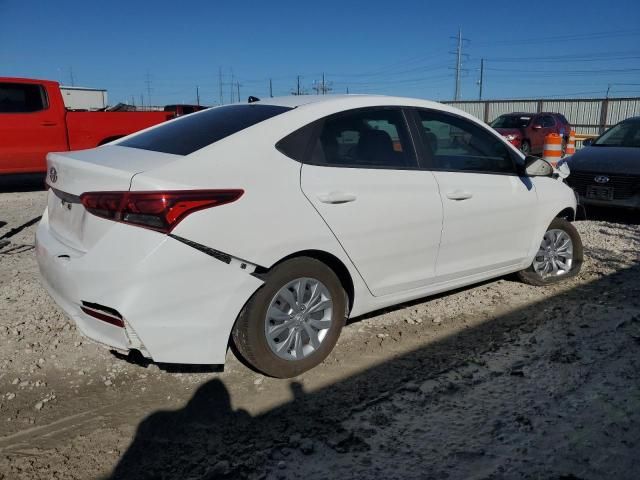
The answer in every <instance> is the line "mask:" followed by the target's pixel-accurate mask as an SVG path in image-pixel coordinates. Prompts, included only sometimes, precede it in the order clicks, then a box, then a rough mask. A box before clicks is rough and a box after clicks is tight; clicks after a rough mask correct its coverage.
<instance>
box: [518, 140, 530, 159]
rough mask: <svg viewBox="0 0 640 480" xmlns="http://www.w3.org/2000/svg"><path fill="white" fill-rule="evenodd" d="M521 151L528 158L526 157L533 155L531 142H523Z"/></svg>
mask: <svg viewBox="0 0 640 480" xmlns="http://www.w3.org/2000/svg"><path fill="white" fill-rule="evenodd" d="M520 151H521V152H522V153H523V154H524V155H525V156H526V155H531V144H530V143H529V140H523V141H522V144H521V145H520Z"/></svg>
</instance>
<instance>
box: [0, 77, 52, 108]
mask: <svg viewBox="0 0 640 480" xmlns="http://www.w3.org/2000/svg"><path fill="white" fill-rule="evenodd" d="M47 106H48V104H47V95H46V93H45V91H44V88H43V87H42V85H34V84H28V83H0V113H31V112H39V111H41V110H44V109H46V108H47Z"/></svg>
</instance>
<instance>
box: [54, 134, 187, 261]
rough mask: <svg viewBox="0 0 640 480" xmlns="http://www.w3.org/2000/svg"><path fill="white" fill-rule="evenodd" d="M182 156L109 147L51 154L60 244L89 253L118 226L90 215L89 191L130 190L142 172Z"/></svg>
mask: <svg viewBox="0 0 640 480" xmlns="http://www.w3.org/2000/svg"><path fill="white" fill-rule="evenodd" d="M179 158H182V157H180V156H176V155H170V154H165V153H158V152H151V151H147V150H139V149H134V148H126V147H119V146H117V145H109V146H104V147H100V148H95V149H91V150H80V151H75V152H64V153H50V154H49V155H47V179H46V182H47V185H49V187H51V190H50V192H49V197H48V203H47V207H48V215H49V228H50V229H51V233H52V234H53V235H55V236H56V237H57V238H58V239H59V240H60V241H62V242H63V243H65V244H66V245H68V246H70V247H72V248H73V249H75V250H78V251H79V252H86V251H87V250H88V249H89V248H91V246H92V245H93V244H94V243H95V242H97V241H98V240H99V239H100V238H101V237H102V236H103V235H104V233H105V232H106V230H107V229H109V228H111V227H112V226H113V225H115V223H114V222H112V221H110V220H105V219H101V218H98V217H96V216H95V215H92V214H90V213H88V212H87V211H86V210H85V208H84V206H83V205H82V203H80V195H82V194H83V193H85V192H99V191H128V190H129V187H130V185H131V179H132V178H133V177H134V176H135V175H136V174H138V173H141V172H145V171H148V170H151V169H153V168H157V167H160V166H163V165H166V164H167V163H170V162H172V161H175V160H177V159H179Z"/></svg>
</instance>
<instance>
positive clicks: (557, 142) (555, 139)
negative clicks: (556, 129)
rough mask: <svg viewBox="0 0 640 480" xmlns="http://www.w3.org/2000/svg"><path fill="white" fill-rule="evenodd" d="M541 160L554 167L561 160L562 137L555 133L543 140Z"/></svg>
mask: <svg viewBox="0 0 640 480" xmlns="http://www.w3.org/2000/svg"><path fill="white" fill-rule="evenodd" d="M542 158H544V159H545V160H546V161H547V162H549V163H550V164H551V165H553V166H554V167H555V166H556V165H558V161H559V160H560V159H561V158H562V137H561V136H560V135H558V134H557V133H550V134H549V135H547V136H546V137H545V138H544V151H543V153H542Z"/></svg>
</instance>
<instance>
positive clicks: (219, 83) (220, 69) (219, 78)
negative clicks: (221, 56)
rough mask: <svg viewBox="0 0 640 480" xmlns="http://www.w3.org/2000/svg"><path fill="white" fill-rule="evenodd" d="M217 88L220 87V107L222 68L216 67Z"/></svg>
mask: <svg viewBox="0 0 640 480" xmlns="http://www.w3.org/2000/svg"><path fill="white" fill-rule="evenodd" d="M218 68H219V69H218V86H219V87H220V105H222V67H218Z"/></svg>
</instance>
